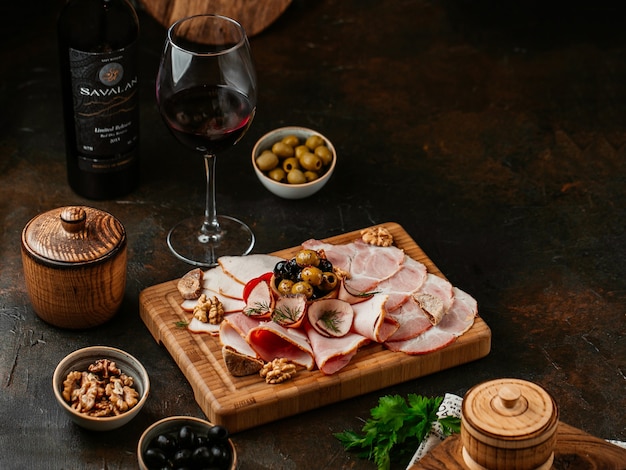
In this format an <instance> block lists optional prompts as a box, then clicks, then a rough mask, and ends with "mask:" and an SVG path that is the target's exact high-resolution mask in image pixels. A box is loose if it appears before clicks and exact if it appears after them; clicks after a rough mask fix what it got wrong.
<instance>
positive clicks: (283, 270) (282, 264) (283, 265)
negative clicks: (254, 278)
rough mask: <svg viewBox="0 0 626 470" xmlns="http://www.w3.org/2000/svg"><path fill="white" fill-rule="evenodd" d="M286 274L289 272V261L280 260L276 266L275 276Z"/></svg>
mask: <svg viewBox="0 0 626 470" xmlns="http://www.w3.org/2000/svg"><path fill="white" fill-rule="evenodd" d="M285 274H287V261H279V262H278V263H276V266H274V276H276V277H283V275H285Z"/></svg>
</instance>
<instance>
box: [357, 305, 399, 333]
mask: <svg viewBox="0 0 626 470" xmlns="http://www.w3.org/2000/svg"><path fill="white" fill-rule="evenodd" d="M387 298H388V297H387V295H384V294H378V295H374V296H373V297H372V298H371V299H370V300H367V301H365V302H361V303H358V304H355V305H353V306H352V309H353V310H354V320H353V323H352V330H353V331H354V332H355V333H358V334H360V335H362V336H365V337H366V338H369V339H371V340H372V341H376V342H378V343H383V342H385V341H386V340H387V338H389V337H390V336H391V335H392V334H393V333H394V332H395V331H396V330H397V329H398V328H399V327H400V325H399V324H398V322H397V321H396V320H394V319H393V318H391V317H387V311H386V310H385V302H387Z"/></svg>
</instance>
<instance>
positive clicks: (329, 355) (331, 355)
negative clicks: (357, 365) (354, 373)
mask: <svg viewBox="0 0 626 470" xmlns="http://www.w3.org/2000/svg"><path fill="white" fill-rule="evenodd" d="M306 332H307V335H308V337H309V341H310V343H311V346H312V347H313V353H314V356H315V363H316V364H317V367H318V369H319V370H320V371H321V372H322V373H323V374H326V375H331V374H334V373H335V372H337V371H339V370H340V369H343V368H344V367H345V366H346V365H348V364H349V363H350V361H351V360H352V358H353V357H354V355H355V354H356V353H357V351H358V350H359V348H360V347H362V346H364V345H366V344H367V343H369V339H367V338H366V337H364V336H361V335H359V334H357V333H348V334H347V335H345V336H342V337H341V338H328V337H326V336H323V335H320V334H319V333H318V332H317V331H315V329H314V328H313V327H311V326H310V325H307V328H306Z"/></svg>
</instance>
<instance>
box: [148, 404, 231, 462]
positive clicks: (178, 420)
mask: <svg viewBox="0 0 626 470" xmlns="http://www.w3.org/2000/svg"><path fill="white" fill-rule="evenodd" d="M183 426H189V427H191V429H193V431H194V432H195V433H204V434H206V433H207V432H208V430H209V429H210V428H212V427H213V424H212V423H211V422H210V421H206V420H204V419H200V418H194V417H192V416H170V417H169V418H164V419H162V420H160V421H157V422H156V423H154V424H152V425H151V426H150V427H149V428H148V429H146V430H145V431H144V432H143V434H142V435H141V437H140V438H139V443H138V444H137V460H138V462H139V468H140V469H141V470H148V469H149V467H148V466H147V465H146V462H145V460H144V453H145V452H146V450H147V449H148V446H149V445H150V442H151V441H152V440H153V439H154V438H155V437H157V436H158V435H160V434H170V433H177V432H178V431H179V430H180V428H181V427H183ZM228 447H229V448H230V453H231V456H232V459H231V465H230V466H229V467H228V468H229V469H230V470H235V469H236V468H237V449H235V445H234V444H233V441H232V440H231V439H228Z"/></svg>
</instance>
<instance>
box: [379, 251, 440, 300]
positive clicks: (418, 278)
mask: <svg viewBox="0 0 626 470" xmlns="http://www.w3.org/2000/svg"><path fill="white" fill-rule="evenodd" d="M427 274H428V273H427V272H426V265H424V264H423V263H420V262H419V261H416V260H414V259H413V258H411V257H410V256H407V255H405V256H404V260H403V263H402V266H401V268H400V269H399V270H398V271H397V272H396V273H395V274H394V275H393V276H391V277H389V278H387V279H385V280H383V281H381V282H380V283H379V284H378V286H377V287H376V291H377V292H380V293H382V294H388V295H389V299H388V300H387V304H386V308H387V311H388V312H392V311H394V310H395V309H397V308H399V307H400V306H401V305H402V304H403V303H404V302H406V301H407V300H408V299H409V297H410V293H411V292H414V291H417V290H418V289H419V288H420V287H422V285H423V284H424V282H425V281H426V277H427Z"/></svg>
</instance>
